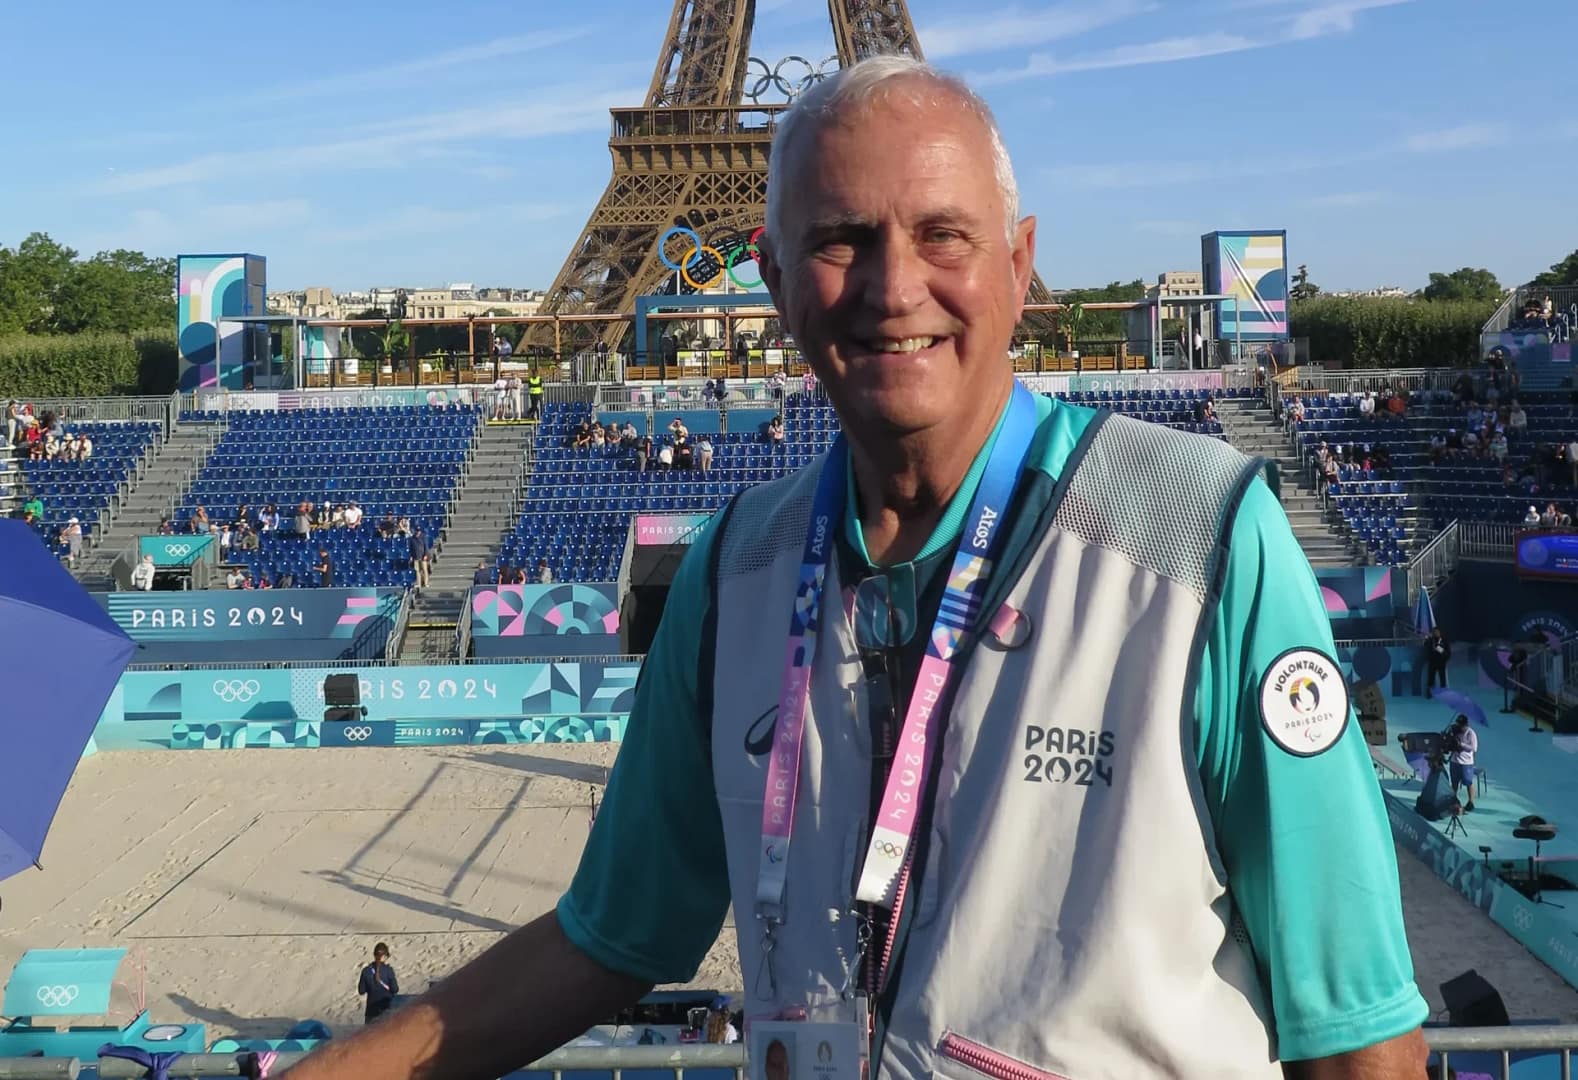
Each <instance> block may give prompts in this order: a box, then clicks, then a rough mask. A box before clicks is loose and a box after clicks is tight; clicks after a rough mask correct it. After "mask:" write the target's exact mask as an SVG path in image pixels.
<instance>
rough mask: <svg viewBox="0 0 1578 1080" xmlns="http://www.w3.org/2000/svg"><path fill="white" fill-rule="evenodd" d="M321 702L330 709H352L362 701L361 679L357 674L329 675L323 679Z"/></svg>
mask: <svg viewBox="0 0 1578 1080" xmlns="http://www.w3.org/2000/svg"><path fill="white" fill-rule="evenodd" d="M323 703H324V704H325V705H327V706H328V707H329V708H331V709H354V708H356V707H357V706H359V705H361V703H362V680H361V678H360V677H359V676H357V675H354V674H353V675H330V676H329V677H328V678H326V679H324V680H323Z"/></svg>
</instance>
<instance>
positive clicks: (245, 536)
mask: <svg viewBox="0 0 1578 1080" xmlns="http://www.w3.org/2000/svg"><path fill="white" fill-rule="evenodd" d="M240 532H241V538H240V540H239V541H238V540H237V539H236V538H235V537H232V538H231V541H230V543H231V546H232V547H240V548H241V550H242V551H256V550H257V549H258V548H260V547H262V542H261V541H260V540H259V539H258V534H257V530H256V529H254V528H253V527H252V526H250V525H242V526H241V527H240Z"/></svg>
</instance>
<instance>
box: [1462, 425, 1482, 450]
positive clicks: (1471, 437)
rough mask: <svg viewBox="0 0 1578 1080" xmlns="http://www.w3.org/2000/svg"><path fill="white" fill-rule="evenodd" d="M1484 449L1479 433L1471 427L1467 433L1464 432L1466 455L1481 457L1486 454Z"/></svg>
mask: <svg viewBox="0 0 1578 1080" xmlns="http://www.w3.org/2000/svg"><path fill="white" fill-rule="evenodd" d="M1484 449H1485V448H1484V446H1483V445H1482V444H1481V443H1480V441H1479V432H1478V431H1476V430H1474V428H1472V427H1470V428H1469V429H1468V430H1467V431H1465V432H1463V452H1464V453H1466V454H1470V455H1472V456H1474V457H1481V456H1483V454H1484Z"/></svg>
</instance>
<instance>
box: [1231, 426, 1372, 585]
mask: <svg viewBox="0 0 1578 1080" xmlns="http://www.w3.org/2000/svg"><path fill="white" fill-rule="evenodd" d="M1217 419H1218V420H1220V421H1221V423H1222V433H1223V434H1224V435H1226V436H1227V441H1228V442H1230V443H1232V444H1233V445H1234V446H1235V447H1237V448H1238V449H1239V450H1241V451H1243V452H1244V453H1246V454H1250V455H1253V456H1255V457H1263V458H1265V459H1266V460H1268V461H1273V462H1275V463H1276V466H1277V471H1278V472H1279V473H1280V474H1281V480H1282V508H1283V510H1284V511H1286V512H1287V515H1288V521H1289V522H1290V523H1291V524H1292V526H1293V535H1294V536H1295V537H1297V538H1298V541H1299V546H1300V547H1302V548H1303V549H1304V554H1305V555H1306V556H1307V557H1308V558H1309V561H1310V565H1311V566H1314V567H1322V566H1355V565H1358V564H1360V563H1361V562H1362V561H1363V560H1362V559H1360V558H1358V557H1356V556H1354V554H1353V553H1352V551H1351V550H1350V548H1349V544H1348V541H1347V540H1345V539H1344V538H1343V536H1342V535H1341V534H1340V533H1338V532H1337V531H1336V530H1335V529H1333V528H1332V527H1331V526H1330V525H1329V524H1328V523H1327V520H1326V511H1325V509H1324V507H1323V506H1322V505H1321V500H1320V497H1319V496H1318V495H1316V494H1315V491H1314V489H1313V488H1311V487H1310V486H1309V482H1308V481H1307V480H1306V479H1305V477H1304V475H1303V470H1301V469H1300V468H1299V459H1298V456H1297V454H1296V453H1295V452H1294V450H1293V443H1292V441H1291V440H1290V439H1289V438H1288V436H1287V433H1286V432H1285V431H1283V430H1282V428H1281V427H1279V426H1278V425H1277V423H1276V422H1275V421H1274V420H1272V419H1271V410H1270V409H1268V408H1267V407H1266V405H1265V403H1264V402H1261V401H1255V400H1249V401H1223V402H1218V403H1217Z"/></svg>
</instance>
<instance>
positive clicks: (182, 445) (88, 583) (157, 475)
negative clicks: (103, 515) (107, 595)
mask: <svg viewBox="0 0 1578 1080" xmlns="http://www.w3.org/2000/svg"><path fill="white" fill-rule="evenodd" d="M221 434H223V428H221V427H220V426H219V425H216V424H208V425H188V426H186V427H181V426H179V425H178V426H176V428H175V429H174V430H173V431H172V432H171V433H170V437H169V438H167V439H165V440H164V442H163V443H160V444H158V445H157V446H156V447H155V448H154V449H152V450H150V451H149V458H148V469H147V472H146V473H144V474H143V478H142V479H141V480H140V481H138V483H137V485H136V486H135V487H134V488H132V489H131V491H130V492H129V493H128V494H127V496H126V502H125V503H124V504H123V505H122V507H121V510H120V512H119V513H118V514H116V515H115V519H114V521H113V522H111V523H110V527H109V528H108V529H107V530H106V531H105V532H104V534H103V535H102V536H99V537H98V538H97V539H96V542H95V543H94V545H93V547H91V548H90V549H88V550H87V551H86V552H84V553H83V555H82V558H81V560H80V561H79V562H78V564H77V569H76V575H77V580H79V581H81V582H82V585H83V587H84V588H86V589H89V590H92V591H100V592H109V591H113V590H114V589H115V588H116V585H115V579H114V577H113V575H112V574H111V567H112V566H113V564H114V562H115V559H116V557H117V556H118V555H120V553H121V552H122V551H124V550H125V549H126V548H127V547H128V546H130V545H131V544H132V543H134V542H135V541H136V539H137V537H139V536H143V535H146V534H150V533H155V532H157V531H158V530H159V519H160V518H161V517H163V516H164V515H165V514H168V513H170V512H171V510H172V508H173V507H174V505H175V500H176V497H177V496H178V495H180V493H181V490H182V489H183V488H184V487H185V486H186V485H187V484H188V483H189V482H190V481H191V479H192V478H193V477H194V476H196V475H197V471H198V470H199V469H201V468H202V467H203V463H204V462H205V461H207V460H208V455H209V454H210V453H211V452H212V451H213V449H214V443H215V442H217V441H218V439H219V436H220V435H221Z"/></svg>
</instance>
